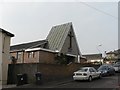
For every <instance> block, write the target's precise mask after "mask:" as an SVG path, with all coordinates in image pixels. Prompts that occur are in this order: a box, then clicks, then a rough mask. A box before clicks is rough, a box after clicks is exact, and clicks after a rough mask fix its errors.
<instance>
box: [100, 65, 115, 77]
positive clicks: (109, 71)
mask: <svg viewBox="0 0 120 90" xmlns="http://www.w3.org/2000/svg"><path fill="white" fill-rule="evenodd" d="M98 71H99V72H101V75H102V76H109V75H114V74H115V69H114V68H113V66H112V65H107V64H105V65H101V66H100V67H99V68H98Z"/></svg>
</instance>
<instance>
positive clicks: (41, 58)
mask: <svg viewBox="0 0 120 90" xmlns="http://www.w3.org/2000/svg"><path fill="white" fill-rule="evenodd" d="M18 53H21V56H20V58H18V56H17V55H18ZM29 53H30V52H23V51H21V52H11V55H12V56H14V57H15V58H17V63H38V62H40V63H54V57H55V54H54V53H51V52H46V51H34V52H33V53H34V56H29Z"/></svg>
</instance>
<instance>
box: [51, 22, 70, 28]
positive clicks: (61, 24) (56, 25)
mask: <svg viewBox="0 0 120 90" xmlns="http://www.w3.org/2000/svg"><path fill="white" fill-rule="evenodd" d="M68 24H70V25H72V22H67V23H62V24H58V25H53V27H57V26H62V25H68Z"/></svg>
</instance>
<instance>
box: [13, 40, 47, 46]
mask: <svg viewBox="0 0 120 90" xmlns="http://www.w3.org/2000/svg"><path fill="white" fill-rule="evenodd" d="M39 41H47V40H46V39H45V40H37V41H31V42H25V43H21V44H16V45H12V46H19V45H25V44H30V43H34V42H39Z"/></svg>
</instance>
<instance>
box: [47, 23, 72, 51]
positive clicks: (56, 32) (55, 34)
mask: <svg viewBox="0 0 120 90" xmlns="http://www.w3.org/2000/svg"><path fill="white" fill-rule="evenodd" d="M71 26H72V23H71V22H70V23H66V24H61V25H57V26H53V27H52V29H51V31H50V32H49V34H48V36H47V38H46V39H47V40H48V47H49V49H51V50H58V51H60V50H61V48H62V46H63V44H64V42H65V39H66V37H67V35H68V33H69V31H70V27H71Z"/></svg>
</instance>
